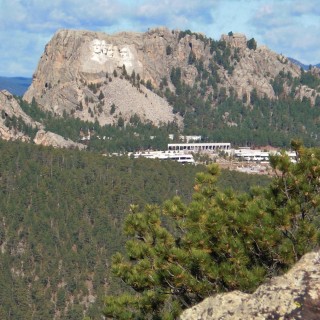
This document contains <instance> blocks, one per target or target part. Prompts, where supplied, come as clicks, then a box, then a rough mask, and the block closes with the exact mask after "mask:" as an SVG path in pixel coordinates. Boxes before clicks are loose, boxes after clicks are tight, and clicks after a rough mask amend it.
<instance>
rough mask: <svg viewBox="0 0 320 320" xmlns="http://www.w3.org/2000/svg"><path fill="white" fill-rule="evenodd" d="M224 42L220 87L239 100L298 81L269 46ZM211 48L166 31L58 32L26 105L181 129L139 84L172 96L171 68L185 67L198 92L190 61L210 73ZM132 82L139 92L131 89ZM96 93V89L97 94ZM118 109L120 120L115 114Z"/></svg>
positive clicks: (229, 38)
mask: <svg viewBox="0 0 320 320" xmlns="http://www.w3.org/2000/svg"><path fill="white" fill-rule="evenodd" d="M221 40H223V41H225V42H226V43H227V45H230V48H231V49H232V50H233V51H232V52H231V53H232V58H231V65H230V67H232V72H230V70H226V69H225V68H223V67H222V66H221V65H219V63H218V64H216V67H217V74H218V76H219V79H220V82H219V84H218V87H219V88H221V87H224V88H226V89H227V90H226V91H227V92H229V89H230V88H231V87H232V90H234V91H235V92H236V94H237V96H238V97H239V98H240V99H241V98H242V97H243V96H244V95H247V97H249V98H250V92H251V91H252V90H253V89H256V91H257V94H258V95H259V96H267V97H269V98H276V95H275V93H274V90H273V87H272V85H271V81H272V80H273V79H274V78H275V77H276V76H277V75H278V74H279V72H280V71H282V72H283V73H285V74H287V73H290V74H291V76H292V77H299V76H300V72H301V71H300V69H299V67H298V66H296V65H294V64H293V63H291V62H290V61H289V60H288V59H287V58H285V57H283V56H282V55H279V54H277V53H274V52H272V51H271V50H269V49H268V48H266V47H264V46H260V47H259V46H258V48H257V49H256V50H250V49H248V47H247V39H246V37H245V36H244V35H242V34H237V33H235V34H232V35H223V36H222V38H221ZM212 43H213V40H212V39H208V38H206V37H205V36H203V35H201V34H196V33H190V32H180V31H177V30H172V31H171V30H169V29H167V28H155V29H151V30H149V31H148V32H145V33H132V32H122V33H118V34H114V35H109V34H106V33H102V32H90V31H75V30H60V31H58V32H57V33H56V34H55V35H54V37H53V38H52V40H51V41H50V42H49V43H48V44H47V46H46V47H45V51H44V53H43V55H42V57H41V59H40V62H39V65H38V68H37V70H36V72H35V74H34V76H33V82H32V85H31V86H30V88H29V89H28V91H27V92H26V94H25V95H24V99H25V100H27V101H28V102H31V101H32V99H33V98H35V100H36V101H37V103H38V104H39V105H40V106H42V107H43V108H44V109H46V110H50V111H52V112H54V113H56V114H60V115H61V114H62V113H63V112H64V111H66V112H67V113H69V114H73V115H74V116H76V117H79V118H81V119H83V120H88V121H96V120H97V121H98V122H99V123H100V124H102V125H103V124H107V123H116V121H117V118H118V117H119V115H120V112H121V116H122V118H123V119H124V121H125V122H127V121H129V120H130V117H131V116H132V115H133V114H137V115H138V116H139V117H140V118H141V120H142V121H151V122H153V123H154V124H157V125H158V124H159V123H160V122H168V121H177V122H178V123H181V118H180V117H179V116H177V115H175V114H174V113H173V110H172V107H171V106H170V105H169V104H168V103H167V102H166V101H165V99H162V98H159V97H156V95H154V94H152V92H151V91H150V90H148V89H147V88H146V86H144V85H143V83H142V84H141V85H140V80H143V81H144V84H147V82H149V84H150V85H152V86H153V87H154V88H159V87H160V84H161V82H162V80H163V79H164V78H166V79H167V81H168V88H169V89H171V90H174V86H173V84H172V83H171V81H170V74H171V70H172V68H177V67H179V68H181V78H182V80H183V81H185V82H186V83H187V84H189V85H191V86H192V85H193V84H194V83H195V82H196V81H197V77H198V76H199V73H198V70H197V66H196V65H195V64H194V63H190V56H191V57H193V58H194V59H196V61H201V62H202V63H203V66H204V68H206V69H207V70H209V69H208V68H209V65H210V63H211V62H212V61H213V60H214V55H215V53H213V52H212V51H211V49H212V48H211V44H212ZM235 54H236V55H237V58H235V57H234V56H233V55H235ZM132 77H133V79H134V81H135V84H138V83H139V85H135V84H134V81H131V80H132ZM128 79H130V82H129V80H128ZM115 80H116V81H115ZM90 86H91V89H92V86H95V88H94V90H90ZM149 88H150V87H149ZM128 96H130V97H131V98H130V99H128ZM113 104H115V105H116V107H118V113H115V114H113V113H112V112H110V109H111V107H112V105H113ZM154 110H158V111H157V112H155V111H154ZM159 110H160V111H159Z"/></svg>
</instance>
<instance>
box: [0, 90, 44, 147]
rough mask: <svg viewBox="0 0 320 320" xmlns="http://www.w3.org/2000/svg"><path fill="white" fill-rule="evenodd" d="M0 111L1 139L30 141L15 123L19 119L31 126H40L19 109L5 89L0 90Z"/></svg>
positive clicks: (15, 101)
mask: <svg viewBox="0 0 320 320" xmlns="http://www.w3.org/2000/svg"><path fill="white" fill-rule="evenodd" d="M0 112H1V118H0V138H1V139H3V140H21V141H30V137H29V136H28V135H26V134H25V133H23V132H21V131H19V129H18V128H17V126H16V125H15V124H16V122H17V121H18V120H19V119H20V121H21V122H23V123H24V124H25V125H28V126H30V127H32V128H41V127H42V125H41V124H40V123H38V122H35V121H34V120H33V119H32V118H31V117H29V116H28V115H27V114H26V113H25V112H24V111H23V110H22V109H21V107H20V105H19V103H18V101H17V100H16V99H15V98H14V96H13V95H12V94H11V93H10V92H9V91H7V90H2V91H0Z"/></svg>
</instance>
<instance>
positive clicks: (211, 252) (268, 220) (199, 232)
mask: <svg viewBox="0 0 320 320" xmlns="http://www.w3.org/2000/svg"><path fill="white" fill-rule="evenodd" d="M293 147H294V148H295V149H296V151H297V152H298V156H299V161H298V163H297V164H292V163H291V162H290V161H289V158H288V157H287V156H285V155H282V156H278V157H274V158H273V159H272V165H273V168H274V170H275V172H276V173H277V176H276V177H275V178H274V180H273V181H272V183H271V185H270V186H269V187H266V188H264V189H257V188H255V189H252V191H251V192H249V193H246V194H238V193H236V192H234V191H232V190H230V189H229V190H225V191H220V190H218V189H217V187H216V182H217V175H218V173H219V170H218V167H217V166H215V165H212V166H209V167H208V171H207V172H206V173H199V174H198V175H197V178H196V184H195V187H194V190H195V193H194V195H193V200H192V201H191V203H189V204H185V203H184V202H183V201H182V200H181V199H180V198H179V197H174V198H173V199H172V200H170V201H167V202H166V203H165V204H164V205H163V206H162V207H161V208H160V207H158V206H155V205H147V206H146V207H145V209H144V210H143V211H142V212H140V211H139V210H138V208H137V206H131V213H130V215H129V216H128V217H127V218H126V221H125V228H124V231H125V233H126V234H127V236H128V237H129V240H128V241H127V243H126V256H124V255H122V254H120V253H117V254H116V255H114V256H113V263H112V271H113V273H114V275H115V276H117V277H119V278H121V280H122V281H124V282H125V283H126V284H127V285H128V286H129V287H130V288H131V292H132V293H125V294H123V295H120V296H118V297H117V296H108V297H107V298H106V301H105V304H106V306H105V309H104V314H105V315H106V316H107V317H112V318H113V319H128V318H130V319H176V318H177V317H178V315H179V313H180V312H181V310H182V309H184V308H187V307H190V306H192V305H193V304H195V303H197V302H199V301H201V300H202V299H204V298H205V297H207V296H208V295H211V294H214V293H216V292H221V291H229V290H235V289H237V290H243V291H249V292H251V291H253V290H254V289H255V288H256V287H257V286H258V285H259V284H260V283H261V282H262V281H264V280H265V279H266V277H269V276H272V275H277V274H279V273H282V272H283V271H285V270H287V269H288V267H290V266H291V265H292V264H293V263H294V262H296V261H297V260H298V259H299V258H300V257H301V256H302V255H303V254H305V253H306V252H308V251H310V250H312V249H313V248H315V247H316V246H317V245H318V244H319V243H320V231H319V228H317V227H316V224H315V223H316V221H317V219H319V214H320V196H319V192H320V179H319V178H320V150H319V149H313V150H306V149H304V148H303V147H302V146H301V145H300V144H299V143H293Z"/></svg>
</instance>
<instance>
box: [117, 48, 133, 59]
mask: <svg viewBox="0 0 320 320" xmlns="http://www.w3.org/2000/svg"><path fill="white" fill-rule="evenodd" d="M120 57H121V59H122V60H131V57H132V54H131V51H130V49H129V48H127V47H123V48H122V49H120Z"/></svg>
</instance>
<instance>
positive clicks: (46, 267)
mask: <svg viewBox="0 0 320 320" xmlns="http://www.w3.org/2000/svg"><path fill="white" fill-rule="evenodd" d="M0 154H1V157H0V190H1V197H0V244H1V245H2V247H1V248H2V250H1V252H0V315H1V320H9V319H23V320H31V319H32V320H33V319H39V320H40V319H54V318H55V317H56V319H71V318H72V319H82V316H81V317H79V314H80V313H81V315H83V312H84V311H86V310H87V307H86V304H82V303H81V301H87V299H88V295H89V294H92V295H94V296H95V297H96V298H97V299H96V302H95V303H91V304H90V308H89V310H87V312H88V316H90V317H91V319H92V320H94V319H101V314H100V311H99V310H101V308H102V305H101V301H102V297H103V295H105V293H106V291H107V290H111V292H116V290H119V284H117V283H116V282H115V281H113V280H112V279H110V275H109V271H110V270H109V268H107V269H106V266H108V265H109V264H110V261H111V255H112V254H113V253H115V252H117V251H119V250H120V251H121V250H122V247H123V246H124V242H125V237H124V235H123V233H122V231H121V226H122V223H123V220H124V217H125V215H126V214H127V211H128V208H129V205H130V203H137V204H139V205H141V206H143V205H145V204H146V203H148V202H151V203H154V204H160V203H161V202H162V201H164V199H166V198H168V197H172V196H174V195H175V194H179V195H180V196H181V197H183V198H184V199H185V200H186V201H189V200H190V199H191V190H192V181H193V179H194V176H195V173H196V172H197V171H199V170H200V168H198V167H196V166H182V165H180V164H178V163H174V162H160V161H156V160H149V159H136V160H132V159H129V158H128V157H103V156H101V155H99V154H94V153H89V152H80V151H76V150H58V149H53V148H45V147H40V146H35V145H32V144H24V143H17V142H4V141H0ZM89 290H90V291H89ZM72 301H73V302H72ZM79 301H80V303H79ZM80 309H81V312H80ZM58 314H60V316H59V317H58Z"/></svg>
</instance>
